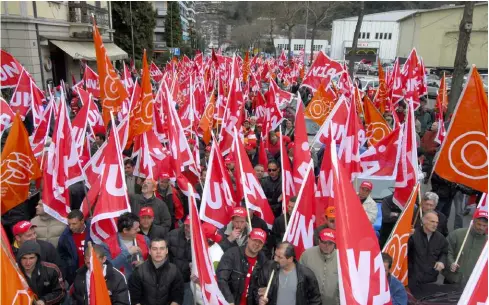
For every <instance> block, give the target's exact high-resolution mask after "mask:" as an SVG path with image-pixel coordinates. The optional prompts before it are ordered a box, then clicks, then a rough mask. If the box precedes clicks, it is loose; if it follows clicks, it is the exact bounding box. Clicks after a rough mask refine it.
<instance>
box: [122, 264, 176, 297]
mask: <svg viewBox="0 0 489 305" xmlns="http://www.w3.org/2000/svg"><path fill="white" fill-rule="evenodd" d="M129 292H130V295H131V303H132V304H138V303H139V304H141V305H168V304H170V303H171V302H176V303H178V304H182V303H183V279H182V275H181V274H180V271H179V270H178V268H177V266H175V265H174V264H172V263H170V262H169V261H168V260H166V262H165V263H164V264H163V265H162V266H161V267H160V268H158V269H156V268H155V265H154V264H153V261H152V260H151V259H148V260H147V261H145V262H144V263H143V264H142V265H140V266H138V267H136V269H135V270H134V272H133V273H132V276H131V278H130V279H129Z"/></svg>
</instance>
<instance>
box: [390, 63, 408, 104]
mask: <svg viewBox="0 0 489 305" xmlns="http://www.w3.org/2000/svg"><path fill="white" fill-rule="evenodd" d="M389 88H390V91H389V93H390V99H391V101H392V103H393V104H394V105H396V104H397V103H399V101H400V100H402V99H403V98H404V93H403V92H402V89H403V81H402V74H401V68H400V66H399V58H397V59H396V62H395V63H394V68H393V69H392V81H391V84H389ZM394 110H395V109H393V110H392V112H395V111H394Z"/></svg>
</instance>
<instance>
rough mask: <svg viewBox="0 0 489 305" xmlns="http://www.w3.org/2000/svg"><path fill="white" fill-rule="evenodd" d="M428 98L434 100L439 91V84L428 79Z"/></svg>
mask: <svg viewBox="0 0 489 305" xmlns="http://www.w3.org/2000/svg"><path fill="white" fill-rule="evenodd" d="M427 85H428V97H429V98H436V97H437V96H438V90H439V89H440V83H439V82H438V81H436V80H432V79H431V80H430V79H428V82H427Z"/></svg>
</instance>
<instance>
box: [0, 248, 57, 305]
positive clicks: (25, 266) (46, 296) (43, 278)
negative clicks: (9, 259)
mask: <svg viewBox="0 0 489 305" xmlns="http://www.w3.org/2000/svg"><path fill="white" fill-rule="evenodd" d="M17 264H18V266H19V268H20V271H22V274H23V275H24V278H25V280H26V281H27V284H29V288H30V289H31V290H32V292H33V293H35V294H36V296H37V300H36V301H34V302H33V304H34V305H56V304H61V303H62V302H63V300H64V298H65V296H66V292H65V287H64V280H63V276H62V275H61V271H60V270H59V268H58V267H57V266H56V265H55V264H52V263H48V262H45V261H43V260H42V259H41V247H40V246H39V244H38V243H37V242H35V241H34V240H27V241H25V242H24V243H22V245H21V246H20V248H19V250H18V252H17ZM2 285H6V283H4V284H2Z"/></svg>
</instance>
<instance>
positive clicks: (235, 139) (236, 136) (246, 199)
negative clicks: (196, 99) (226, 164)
mask: <svg viewBox="0 0 489 305" xmlns="http://www.w3.org/2000/svg"><path fill="white" fill-rule="evenodd" d="M233 131H234V144H233V145H235V147H234V149H236V152H237V154H238V162H239V170H240V171H241V175H240V176H241V183H242V184H243V185H245V183H246V181H245V179H244V175H243V173H244V171H243V162H241V153H240V152H239V148H238V141H239V136H238V131H237V130H236V126H235V127H233ZM244 200H245V205H246V210H247V213H246V215H247V218H248V224H249V225H250V228H251V229H252V228H253V226H252V225H251V216H250V211H251V209H250V201H249V200H248V196H246V194H244Z"/></svg>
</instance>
